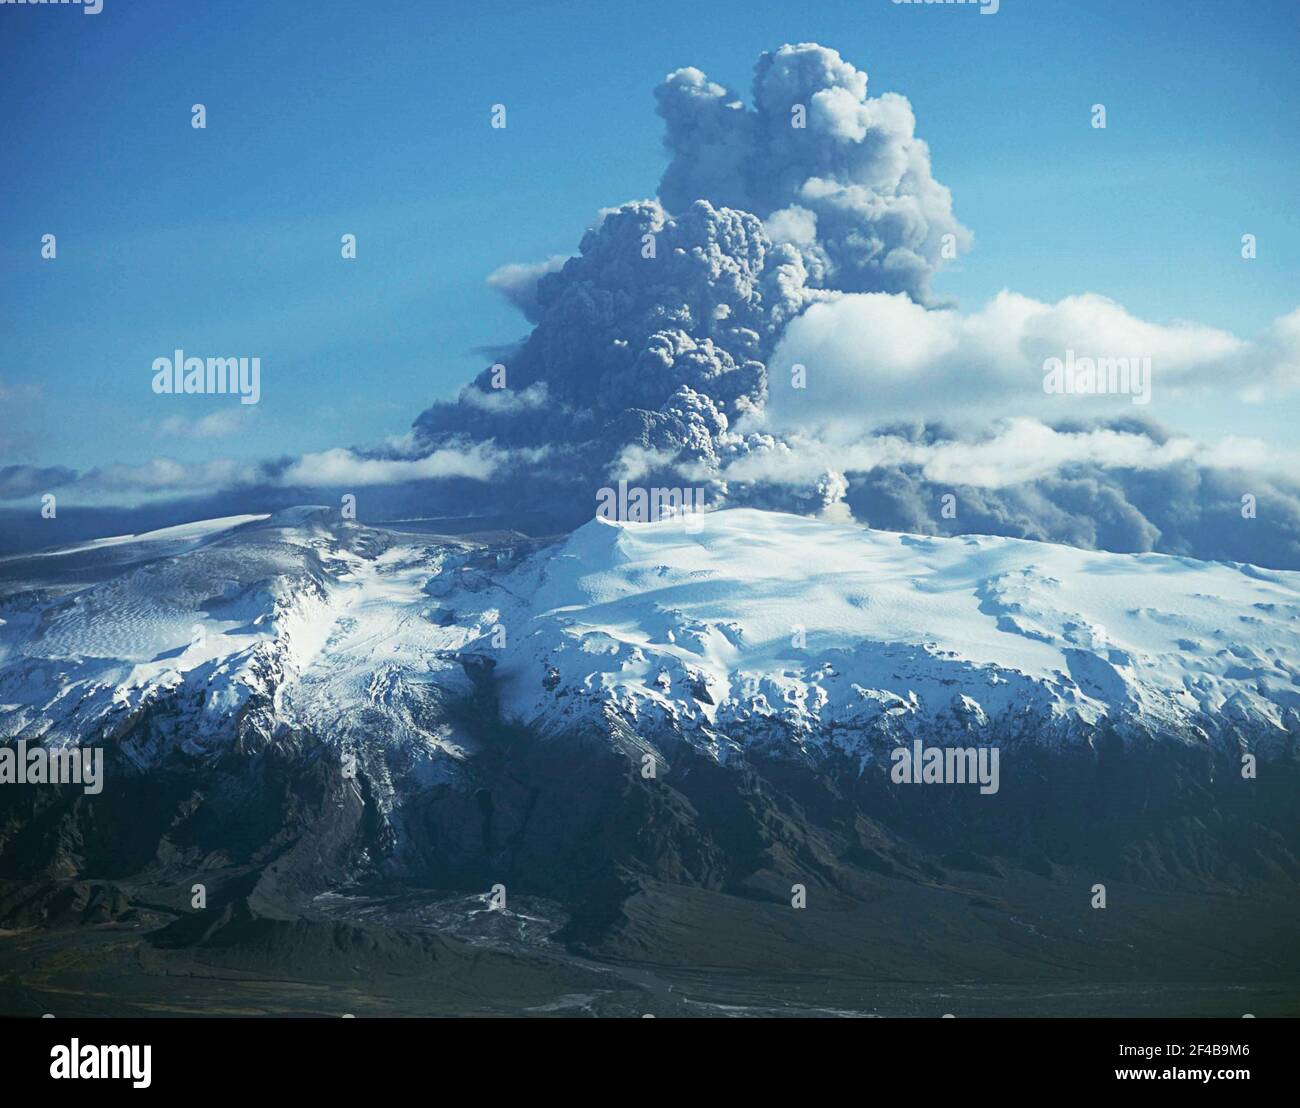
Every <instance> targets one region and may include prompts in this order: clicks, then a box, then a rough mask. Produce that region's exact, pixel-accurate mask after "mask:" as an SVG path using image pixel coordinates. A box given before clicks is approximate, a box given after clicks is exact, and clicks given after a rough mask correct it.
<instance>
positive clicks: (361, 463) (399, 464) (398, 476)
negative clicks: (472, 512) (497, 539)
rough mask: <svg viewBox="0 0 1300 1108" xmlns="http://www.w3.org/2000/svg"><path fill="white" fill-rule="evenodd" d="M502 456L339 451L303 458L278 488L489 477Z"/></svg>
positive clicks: (488, 450)
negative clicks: (370, 455) (368, 454)
mask: <svg viewBox="0 0 1300 1108" xmlns="http://www.w3.org/2000/svg"><path fill="white" fill-rule="evenodd" d="M501 461H502V455H501V454H500V453H499V452H498V451H497V450H495V449H494V448H493V447H492V446H490V445H485V444H475V445H474V446H472V447H469V448H467V449H465V450H454V449H447V450H435V451H434V452H433V453H432V454H429V455H428V456H426V457H423V458H410V459H407V458H397V459H394V458H368V457H365V456H363V455H361V454H357V453H355V452H354V451H351V450H345V449H343V448H341V447H339V448H335V449H333V450H323V451H321V452H320V453H318V454H304V455H303V456H302V457H301V458H299V459H298V460H297V461H296V462H294V463H293V465H291V466H290V467H289V468H288V469H287V470H285V471H284V473H283V474H281V475H280V481H279V483H280V484H281V485H294V486H297V485H301V486H306V487H320V486H347V485H358V486H359V485H391V484H395V483H397V482H399V481H422V480H427V479H429V478H433V477H470V478H474V479H477V480H485V479H486V478H488V477H491V476H492V474H493V472H495V470H496V468H497V466H498V465H499V464H500V463H501Z"/></svg>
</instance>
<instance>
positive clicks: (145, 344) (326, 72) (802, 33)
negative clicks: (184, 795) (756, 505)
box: [0, 0, 1300, 468]
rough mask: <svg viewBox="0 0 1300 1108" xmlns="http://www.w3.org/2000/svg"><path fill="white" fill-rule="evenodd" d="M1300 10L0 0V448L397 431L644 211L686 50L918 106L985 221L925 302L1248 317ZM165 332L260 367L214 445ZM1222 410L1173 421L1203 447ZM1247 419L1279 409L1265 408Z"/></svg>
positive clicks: (1281, 225)
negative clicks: (1009, 294) (804, 50)
mask: <svg viewBox="0 0 1300 1108" xmlns="http://www.w3.org/2000/svg"><path fill="white" fill-rule="evenodd" d="M706 9H707V14H704V13H705V12H706ZM1298 28H1300V11H1298V9H1297V6H1296V4H1295V2H1294V0H1260V2H1256V3H1251V4H1248V5H1241V6H1229V5H1225V4H1171V3H1163V2H1161V3H1157V2H1155V0H1151V2H1145V0H1087V2H1083V0H1078V2H1070V0H1002V6H1001V11H1000V12H999V13H998V14H997V15H996V16H991V17H985V16H981V15H980V14H979V12H978V11H977V10H976V9H974V8H963V7H942V6H935V7H928V6H900V5H895V4H893V3H891V2H889V0H854V2H846V3H836V2H823V3H819V4H817V5H815V10H811V6H804V5H795V4H790V3H756V2H753V0H750V2H746V3H732V2H721V3H711V4H709V5H707V6H705V5H701V4H699V3H698V2H696V3H689V4H688V3H676V2H673V3H660V4H656V5H654V6H653V8H651V7H650V6H647V5H636V6H632V5H626V6H623V5H616V4H609V3H607V2H606V3H564V2H558V3H557V2H549V3H546V4H532V5H528V4H521V3H517V2H516V3H511V4H498V3H490V2H488V3H483V2H479V3H474V4H450V3H439V4H431V3H428V2H427V0H391V2H384V0H380V2H377V3H374V4H367V5H361V4H354V3H318V4H304V3H295V4H287V3H286V4H268V3H265V2H259V0H226V2H223V3H220V4H204V3H184V4H179V3H173V2H168V0H131V2H130V3H128V2H126V0H104V11H103V12H102V13H101V14H100V15H97V16H87V15H85V14H83V13H82V12H80V11H79V10H77V9H75V8H71V7H67V8H65V7H53V8H41V7H35V8H25V7H11V6H6V7H3V8H0V74H3V76H0V146H2V147H3V149H4V151H5V170H4V185H3V189H4V196H5V202H4V203H3V205H0V290H2V292H3V295H2V296H0V390H3V391H0V398H2V399H0V403H2V404H3V405H4V407H5V409H6V411H5V414H4V416H3V417H0V444H2V446H3V454H0V464H5V463H11V462H26V463H33V464H41V465H52V464H60V465H68V466H72V467H75V468H85V467H89V466H93V465H99V464H104V463H106V462H125V463H138V462H143V461H145V460H147V459H149V458H153V457H156V456H159V455H165V456H168V457H174V458H177V459H179V460H182V461H198V460H203V459H205V458H209V457H212V456H214V455H216V454H220V455H221V456H223V457H231V458H261V457H266V456H268V455H274V454H278V453H281V452H283V453H301V452H304V451H310V450H319V449H323V448H326V447H330V446H338V445H348V444H365V443H369V442H373V441H376V440H379V439H382V438H383V437H384V436H387V435H391V434H399V433H401V432H403V431H404V430H405V429H406V428H407V427H408V426H409V424H410V421H411V419H412V418H413V417H414V416H415V414H417V413H418V412H419V411H420V410H422V409H423V408H424V407H426V406H427V405H428V404H429V403H430V402H431V401H432V400H434V399H437V398H439V397H448V396H451V395H453V394H454V393H455V391H456V390H457V388H458V387H459V385H460V384H461V383H463V382H464V381H465V380H466V379H468V378H469V377H470V376H471V375H472V374H473V373H475V372H477V371H478V370H479V369H481V368H482V367H483V366H484V365H485V364H487V363H488V362H490V361H491V360H492V359H491V358H490V357H485V356H484V355H483V354H482V353H481V352H476V348H478V347H482V346H487V345H491V344H496V343H501V342H504V341H508V340H510V339H513V338H517V337H519V336H521V335H522V334H523V333H524V332H525V331H526V329H527V325H526V323H525V321H524V320H523V319H522V318H521V317H520V316H518V314H517V313H516V312H515V311H514V310H513V309H512V308H511V307H509V306H508V305H507V304H506V303H505V302H504V301H503V300H502V299H501V298H500V297H499V296H498V295H497V294H495V293H494V292H492V291H491V290H490V289H488V288H487V287H486V285H485V284H484V279H485V278H486V276H487V275H488V274H489V273H490V272H491V271H492V270H493V269H495V268H496V267H497V266H499V265H502V264H504V263H507V262H512V261H534V260H539V259H542V258H545V257H547V256H549V255H551V254H556V253H570V252H572V251H574V250H575V249H576V245H577V241H578V238H579V237H580V235H581V233H582V231H583V229H584V227H585V226H586V225H587V224H588V223H589V222H590V221H591V219H592V217H593V216H594V214H595V213H596V211H597V209H599V208H600V207H603V206H609V205H613V204H617V203H619V202H621V201H624V200H628V199H633V198H638V197H645V196H650V195H653V193H654V191H655V187H656V185H657V182H658V179H659V175H660V173H661V172H662V169H663V166H664V164H665V157H664V155H663V153H662V150H661V146H660V136H661V131H662V122H661V120H660V119H659V118H658V117H657V116H656V115H655V113H654V104H653V97H652V94H651V93H652V89H653V87H654V86H655V85H656V84H657V83H658V82H659V81H661V80H662V79H663V77H664V75H665V74H666V73H667V72H668V71H669V70H671V69H674V68H677V67H678V66H682V65H695V66H698V67H700V68H701V69H704V70H705V71H706V72H707V73H708V74H709V76H710V77H711V78H713V79H714V80H717V81H720V82H723V83H726V84H728V85H730V86H732V87H734V88H736V89H738V90H741V91H747V90H748V86H749V81H750V74H751V71H752V66H753V63H754V60H755V58H756V57H757V56H758V54H759V53H760V52H761V51H763V50H767V49H773V48H775V47H776V46H778V45H780V44H781V43H783V42H787V41H789V42H797V41H807V40H814V41H819V42H822V43H823V44H825V45H828V46H833V47H835V48H836V49H838V50H839V51H840V53H841V54H843V55H844V57H845V58H846V59H848V60H849V61H851V62H853V63H854V64H856V65H858V66H859V67H861V68H864V69H865V70H866V71H867V72H868V73H869V75H870V78H871V89H872V92H873V94H879V93H881V92H884V91H896V92H901V93H903V94H904V95H906V96H907V97H908V98H909V99H910V100H911V102H912V104H913V107H914V109H915V111H916V114H917V117H918V133H919V134H920V135H921V136H922V137H924V138H925V139H926V140H927V141H928V142H929V144H930V146H931V150H932V155H933V160H934V167H935V175H936V176H937V178H938V179H939V180H940V181H942V182H943V183H945V184H946V185H948V186H949V187H950V188H951V189H952V191H953V194H954V197H955V210H956V214H957V216H958V218H959V219H960V220H961V221H962V223H964V224H965V225H966V226H967V227H969V228H971V230H972V231H973V232H974V234H975V248H974V250H973V251H972V252H971V253H970V254H969V255H967V256H966V257H964V258H963V259H962V260H961V262H960V263H959V265H958V266H957V267H956V268H955V269H953V270H950V271H948V272H947V273H945V274H944V275H942V276H941V277H940V278H939V280H938V282H937V283H936V292H938V293H939V294H940V295H943V296H948V297H952V298H955V299H956V300H958V301H959V302H960V304H961V305H962V307H963V308H965V309H968V310H973V309H975V308H977V307H978V306H979V305H981V304H982V303H983V302H984V301H985V300H986V299H988V298H989V297H990V296H992V295H993V294H995V293H996V292H997V291H998V290H999V289H1002V288H1011V289H1014V290H1016V291H1017V292H1021V293H1024V294H1026V295H1029V296H1033V297H1035V298H1038V299H1041V300H1049V301H1051V300H1056V299H1057V298H1059V297H1061V296H1064V295H1067V294H1069V293H1076V292H1085V291H1088V292H1095V293H1101V294H1104V295H1107V296H1110V297H1113V298H1115V299H1116V300H1118V301H1120V302H1121V303H1123V304H1124V306H1125V307H1126V308H1127V309H1128V310H1129V311H1131V312H1133V313H1134V314H1136V315H1139V316H1142V317H1145V318H1151V319H1154V320H1159V321H1167V320H1171V319H1175V318H1186V319H1191V320H1195V321H1196V322H1198V323H1202V324H1206V325H1211V326H1215V327H1221V328H1225V329H1228V330H1231V331H1234V332H1235V333H1237V334H1238V335H1241V336H1242V337H1246V338H1249V337H1253V336H1255V335H1256V334H1258V333H1259V332H1260V331H1261V330H1262V329H1263V328H1265V327H1266V326H1267V325H1268V324H1269V323H1270V322H1271V321H1272V320H1273V319H1275V318H1276V317H1278V316H1281V315H1283V314H1285V313H1287V312H1289V311H1291V310H1293V309H1294V308H1295V307H1296V306H1297V304H1300V281H1298V280H1297V267H1298V265H1300V263H1298V261H1297V259H1300V229H1298V227H1297V220H1296V219H1295V212H1296V200H1297V197H1296V183H1297V181H1300V144H1297V141H1296V138H1297V126H1296V121H1297V117H1296V105H1297V95H1296V94H1297V92H1298V91H1300V77H1298V76H1297V73H1298V71H1300V67H1297V65H1296V55H1297V40H1298V39H1300V29H1298ZM197 102H201V103H203V104H205V105H206V108H207V112H208V126H207V129H206V130H203V131H196V130H194V129H192V128H191V126H190V105H191V104H193V103H197ZM497 102H501V103H504V104H506V105H507V108H508V111H509V125H508V127H507V128H506V129H505V130H504V131H500V130H493V129H491V128H490V127H489V125H488V120H489V111H490V107H491V105H492V104H494V103H497ZM1098 102H1100V103H1104V104H1105V105H1106V107H1107V111H1108V127H1107V129H1106V131H1104V132H1098V131H1095V130H1093V129H1092V127H1091V126H1090V123H1089V111H1090V107H1091V105H1092V104H1094V103H1098ZM344 232H351V233H355V234H356V235H357V236H358V241H359V257H358V259H357V261H356V262H345V261H343V260H342V259H341V258H340V256H339V237H340V235H341V234H343V233H344ZM1245 232H1250V233H1253V234H1255V235H1257V236H1258V239H1259V244H1260V246H1259V251H1260V253H1259V257H1258V259H1256V260H1255V261H1253V262H1249V263H1245V262H1243V261H1242V260H1241V259H1240V254H1239V250H1240V238H1241V235H1242V234H1243V233H1245ZM46 233H54V234H56V235H57V236H58V250H59V256H58V259H57V261H55V262H47V261H43V260H42V259H41V258H40V256H39V248H40V238H41V235H43V234H46ZM177 346H182V347H184V348H185V349H186V350H187V351H190V352H193V353H198V354H203V355H207V354H237V355H238V354H243V355H258V356H260V357H261V359H262V365H263V379H262V394H263V395H262V402H261V403H260V404H259V405H257V406H256V408H255V409H254V410H252V411H251V412H250V413H248V419H247V422H246V423H245V424H244V425H243V428H242V430H241V432H240V433H238V434H236V435H234V436H233V437H227V438H222V439H220V440H212V439H193V438H185V437H175V436H168V435H166V434H163V433H162V432H161V431H160V423H161V420H162V419H163V418H165V416H166V414H167V413H165V412H163V411H161V409H160V407H159V404H160V403H161V402H160V401H159V398H156V397H154V396H153V395H152V394H151V393H150V392H149V391H148V382H149V380H150V376H151V374H150V365H151V363H152V361H153V359H154V358H155V357H158V356H159V355H162V354H168V353H170V352H171V351H172V349H173V348H175V347H177ZM196 403H198V404H207V405H210V406H211V410H212V411H216V410H217V409H218V408H228V407H229V399H228V398H196ZM205 411H207V409H203V408H187V410H186V412H185V413H183V414H184V415H186V416H187V417H191V418H192V417H194V416H197V415H200V414H203V413H204V412H205ZM177 414H180V413H177ZM1223 414H1224V413H1223V411H1222V409H1220V408H1219V407H1218V406H1217V405H1211V406H1207V407H1203V408H1202V409H1201V410H1199V411H1196V410H1189V411H1187V412H1185V413H1183V420H1184V423H1185V424H1186V425H1187V429H1189V430H1193V431H1197V432H1201V433H1211V432H1213V431H1214V430H1215V427H1216V424H1217V423H1218V422H1220V421H1221V420H1222V418H1223ZM1245 418H1250V419H1251V420H1253V421H1254V422H1253V424H1252V426H1251V427H1250V428H1249V430H1250V431H1252V432H1254V433H1264V434H1269V433H1272V434H1273V435H1274V436H1284V435H1286V434H1288V433H1289V429H1290V427H1292V426H1293V425H1294V412H1293V411H1287V410H1285V409H1284V408H1281V407H1273V408H1266V409H1264V410H1256V411H1255V412H1253V413H1246V414H1241V419H1245ZM1236 419H1237V413H1234V420H1236ZM1237 422H1239V420H1238V421H1237ZM1235 429H1237V430H1242V428H1240V427H1237V428H1235Z"/></svg>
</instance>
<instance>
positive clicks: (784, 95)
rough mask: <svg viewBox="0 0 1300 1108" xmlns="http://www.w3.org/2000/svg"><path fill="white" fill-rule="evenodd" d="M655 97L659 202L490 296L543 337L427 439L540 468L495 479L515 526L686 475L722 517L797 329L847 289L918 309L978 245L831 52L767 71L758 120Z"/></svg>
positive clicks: (516, 272)
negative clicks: (944, 274) (958, 256)
mask: <svg viewBox="0 0 1300 1108" xmlns="http://www.w3.org/2000/svg"><path fill="white" fill-rule="evenodd" d="M656 96H657V98H658V103H659V112H660V114H661V115H662V116H663V118H664V120H665V122H666V124H667V134H666V137H665V143H666V146H667V148H668V150H669V151H670V153H671V155H672V159H671V161H670V164H669V166H668V168H667V170H666V172H665V174H664V178H663V182H662V184H661V187H660V199H659V200H658V201H639V202H635V203H631V204H626V205H624V206H623V207H621V208H619V209H617V210H616V211H613V212H610V213H607V214H606V215H605V216H604V218H603V219H602V220H601V221H600V223H599V224H598V225H597V226H596V227H595V228H593V229H592V230H590V231H589V232H588V233H587V234H586V235H585V236H584V238H583V240H582V243H581V246H580V252H579V254H578V256H577V257H574V258H571V259H569V260H568V261H567V262H565V263H564V264H563V265H562V266H561V267H559V268H556V267H555V266H554V264H553V263H546V264H543V265H541V266H538V267H535V268H530V267H521V266H511V267H508V268H507V270H506V271H504V272H502V273H501V274H500V276H499V278H498V280H497V281H496V282H495V283H497V284H498V286H499V287H500V288H501V289H502V291H503V292H505V293H506V294H507V295H508V296H509V297H510V298H511V299H512V300H513V301H514V302H515V303H516V304H518V305H519V306H520V307H521V308H523V309H524V311H525V312H526V314H527V315H528V317H529V318H530V320H531V321H532V322H534V323H535V324H536V326H535V329H534V330H533V332H532V334H531V335H530V336H529V337H528V339H527V340H526V341H525V343H524V344H523V346H522V348H521V349H520V350H519V351H518V353H517V354H516V355H515V356H514V357H512V358H510V359H508V362H507V364H506V368H505V380H506V385H507V387H506V388H505V389H502V388H499V387H494V385H499V384H500V381H499V379H497V380H494V372H493V371H492V370H491V369H489V370H485V371H484V373H483V374H481V375H480V377H479V378H478V379H477V380H476V381H475V382H474V383H473V384H472V385H470V386H469V387H468V388H466V389H465V390H464V391H463V392H462V394H461V396H460V397H459V398H458V400H457V401H456V402H454V403H451V404H440V405H436V406H434V407H433V408H431V409H429V410H428V411H427V412H425V413H424V414H423V415H421V416H420V418H419V419H418V420H417V422H416V432H417V442H418V443H419V444H420V446H421V448H425V449H427V448H439V447H445V446H447V445H448V444H451V443H455V442H469V441H475V442H483V441H486V440H491V441H493V442H494V443H495V445H496V446H497V447H498V448H500V449H502V450H506V451H509V450H512V449H521V448H524V449H529V450H531V451H536V450H538V449H544V450H545V451H546V452H547V457H546V460H545V467H544V468H545V476H542V477H539V476H538V470H537V464H536V462H537V455H536V453H530V454H529V455H528V464H527V466H524V467H519V468H518V469H517V470H516V471H514V472H513V473H512V474H511V475H509V476H507V475H505V474H503V475H502V477H503V480H502V482H501V483H502V484H503V485H506V486H508V489H507V490H503V492H504V494H505V495H506V496H507V498H508V499H509V500H510V503H509V504H508V505H506V504H503V505H502V507H511V508H515V509H517V508H519V507H520V506H521V505H523V504H529V505H533V506H535V505H536V504H537V503H538V501H539V499H541V500H551V501H554V502H556V503H557V504H560V503H561V502H562V501H564V500H565V499H566V498H567V497H570V496H574V495H577V496H579V497H581V498H582V499H583V502H582V503H581V504H577V505H572V507H573V508H574V509H576V514H577V515H578V516H579V517H581V516H582V515H584V514H589V511H588V509H589V507H590V503H591V497H592V496H593V494H594V489H595V488H597V487H599V486H600V485H602V484H605V483H606V482H607V481H608V480H609V479H610V478H611V477H618V476H628V477H630V478H649V477H652V476H653V475H654V474H655V473H656V472H658V473H661V474H662V476H663V479H664V480H677V481H680V479H681V477H680V475H681V474H682V473H689V474H690V475H691V477H692V479H693V481H694V482H695V483H701V482H703V483H706V484H708V485H710V486H711V491H712V493H713V495H714V499H715V502H716V500H717V499H718V498H721V497H724V496H725V495H726V488H725V485H724V484H723V483H722V482H721V481H720V479H719V473H720V469H721V467H722V465H723V464H724V463H725V461H726V460H727V459H728V457H733V456H736V455H738V454H744V453H746V452H748V451H751V450H764V449H770V448H771V446H772V445H773V443H772V440H771V438H770V437H768V436H763V435H759V434H749V435H742V434H738V433H735V432H734V431H733V428H734V427H735V425H736V421H737V419H738V418H739V417H743V416H745V415H746V414H753V413H758V412H761V411H762V409H763V407H764V403H765V399H766V392H767V360H768V358H769V356H770V355H771V352H772V349H773V347H774V346H775V344H776V342H777V340H778V339H779V338H780V335H781V333H782V330H783V329H784V327H785V325H786V324H787V323H788V322H789V321H790V320H791V319H792V318H794V317H795V316H796V315H798V314H799V313H800V312H801V311H803V309H804V308H805V307H807V305H808V304H809V303H811V302H812V301H814V300H816V299H819V298H824V297H826V296H827V295H830V294H831V293H832V292H833V291H880V292H894V291H901V292H906V293H908V294H909V295H911V296H913V297H916V298H917V299H918V300H924V299H926V298H927V296H928V293H927V284H928V280H929V277H930V275H931V274H932V273H933V272H934V270H935V268H936V267H937V266H938V264H939V258H940V254H941V252H942V247H943V243H944V238H945V236H950V238H949V239H948V241H949V242H950V243H951V244H954V245H955V246H960V245H964V244H965V243H966V242H967V241H968V239H969V234H968V232H966V231H965V230H964V229H963V228H962V227H961V226H960V225H959V224H958V223H957V222H956V221H955V219H954V218H953V215H952V208H951V198H950V196H949V193H948V190H947V189H945V188H944V187H943V186H942V185H939V184H938V183H937V182H935V181H934V179H933V177H932V176H931V174H930V164H929V152H928V150H927V148H926V146H925V144H924V143H923V142H921V141H920V140H919V139H917V138H916V137H915V136H914V135H913V133H912V132H913V125H914V120H913V117H912V111H911V107H910V106H909V105H908V103H907V101H906V100H905V99H904V98H903V97H900V96H894V95H888V96H884V97H880V98H878V99H872V98H869V97H868V96H867V77H866V74H865V73H862V72H861V71H859V70H857V69H855V68H854V67H853V66H851V65H849V64H848V63H847V62H845V61H843V60H842V59H841V58H840V56H839V55H838V54H837V53H836V52H835V51H834V50H828V49H826V48H824V47H821V46H816V45H812V44H805V45H800V46H784V47H782V48H781V49H780V50H778V51H776V52H775V53H772V54H764V55H763V56H762V57H761V58H760V59H759V62H758V65H757V67H756V73H755V79H754V106H753V108H746V107H745V106H744V105H743V104H742V103H741V102H740V100H739V99H738V98H737V97H736V96H734V95H733V94H731V93H729V92H727V90H725V89H723V88H722V87H721V86H719V85H716V84H714V83H712V82H710V81H709V80H708V79H707V78H706V77H705V76H704V74H702V73H701V72H700V71H699V70H696V69H681V70H678V71H676V72H675V73H672V74H670V75H669V76H668V78H667V79H666V80H665V81H664V83H663V84H662V85H661V86H660V87H659V88H658V89H657V90H656ZM496 376H497V377H498V378H499V373H498V374H497V375H496ZM507 464H508V463H507ZM837 480H839V479H837V478H835V477H828V478H827V479H826V480H825V481H817V482H813V484H812V485H811V486H809V487H808V488H807V489H799V488H793V489H786V490H783V491H782V492H780V493H779V494H778V493H775V492H772V493H771V494H770V495H771V497H773V498H774V499H775V500H776V501H777V502H779V503H780V504H781V505H783V506H786V507H791V508H796V507H799V506H800V505H801V504H818V503H820V502H822V501H824V500H825V498H826V496H827V495H834V496H836V497H838V496H839V495H840V494H841V493H842V491H843V490H842V488H838V487H836V482H837ZM539 481H540V482H541V483H542V486H543V487H542V488H537V487H535V486H536V485H537V483H538V482H539ZM831 488H834V492H833V493H828V491H827V490H828V489H831ZM584 490H585V491H584ZM751 491H753V490H751ZM747 499H752V497H747ZM569 509H570V505H569V504H567V503H563V504H562V507H561V510H560V512H559V514H560V515H563V516H569V515H570V514H572V513H571V512H570V510H569Z"/></svg>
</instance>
